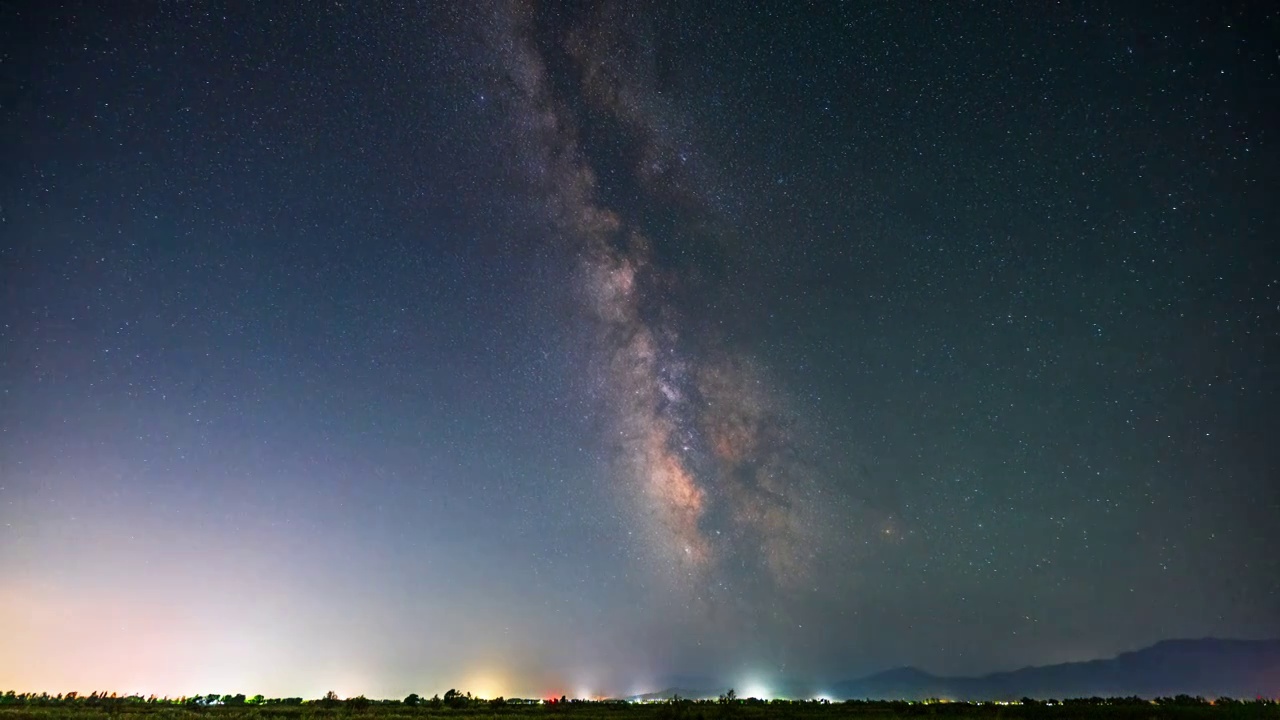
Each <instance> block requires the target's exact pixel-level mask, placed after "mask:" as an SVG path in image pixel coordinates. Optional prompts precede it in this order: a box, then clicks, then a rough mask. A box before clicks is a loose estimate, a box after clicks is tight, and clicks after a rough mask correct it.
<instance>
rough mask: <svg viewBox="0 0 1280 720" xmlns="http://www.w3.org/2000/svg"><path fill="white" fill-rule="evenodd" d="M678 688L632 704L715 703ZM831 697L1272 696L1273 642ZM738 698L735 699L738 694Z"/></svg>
mask: <svg viewBox="0 0 1280 720" xmlns="http://www.w3.org/2000/svg"><path fill="white" fill-rule="evenodd" d="M679 680H680V681H681V682H679V686H673V687H670V688H669V689H667V690H663V691H661V692H656V693H648V694H645V695H638V696H635V697H634V698H632V699H638V700H650V699H662V698H669V697H671V696H672V695H674V694H679V695H680V696H681V697H688V698H704V697H716V696H718V695H720V694H721V693H723V692H724V691H725V690H727V689H728V688H722V689H719V690H712V689H710V688H714V687H715V685H714V684H713V683H711V682H706V683H705V684H703V683H701V682H700V683H698V684H697V685H695V684H694V683H693V682H690V680H692V678H680V679H679ZM776 692H777V693H778V694H779V696H783V697H795V698H806V697H814V696H815V695H816V694H817V693H815V692H814V691H812V690H810V689H807V688H804V687H803V686H802V684H800V683H790V684H789V686H788V687H785V688H779V689H778V690H777V691H776ZM827 692H828V695H829V696H830V697H831V699H833V700H834V699H839V700H844V699H847V698H859V699H861V698H871V699H901V700H924V699H927V698H948V699H952V700H1016V699H1019V698H1022V697H1032V698H1039V699H1046V698H1077V697H1093V696H1098V697H1118V696H1123V697H1128V696H1133V695H1136V696H1139V697H1144V698H1153V697H1162V696H1167V697H1172V696H1175V695H1182V694H1185V695H1200V696H1203V697H1207V698H1214V697H1224V696H1225V697H1234V698H1253V697H1257V696H1263V697H1269V698H1276V697H1280V640H1218V639H1213V638H1205V639H1201V640H1166V641H1164V642H1160V643H1156V644H1155V645H1152V646H1151V647H1148V648H1144V649H1142V650H1137V651H1134V652H1128V653H1123V654H1121V655H1118V656H1116V657H1114V658H1109V659H1106V660H1090V661H1087V662H1074V663H1062V664H1060V665H1045V666H1041V667H1027V668H1022V669H1021V670H1014V671H1011V672H999V673H991V674H989V675H981V676H977V677H940V676H937V675H932V674H930V673H927V672H925V671H923V670H919V669H917V668H910V667H907V668H898V669H896V670H889V671H886V672H882V673H877V674H875V675H870V676H868V677H864V678H861V679H859V680H849V681H845V682H840V683H836V684H835V685H833V686H831V687H830V688H829V689H828V690H827ZM738 693H739V695H742V694H743V691H742V690H741V689H739V690H738Z"/></svg>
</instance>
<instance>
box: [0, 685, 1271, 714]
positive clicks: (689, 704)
mask: <svg viewBox="0 0 1280 720" xmlns="http://www.w3.org/2000/svg"><path fill="white" fill-rule="evenodd" d="M922 716H938V717H981V718H1011V719H1012V718H1031V719H1033V720H1058V719H1060V718H1061V719H1065V718H1116V719H1117V720H1121V719H1129V718H1134V719H1136V718H1170V717H1172V718H1206V719H1212V718H1280V703H1277V702H1276V701H1275V700H1262V699H1258V700H1249V701H1239V700H1231V699H1227V698H1218V699H1216V700H1206V699H1204V698H1198V697H1196V698H1193V697H1188V696H1185V695H1180V696H1178V697H1176V698H1159V699H1156V700H1153V701H1149V700H1143V699H1140V698H1086V699H1076V700H1062V701H1058V700H1048V701H1038V700H1031V699H1023V700H1021V701H1018V702H1012V703H1009V702H986V703H966V702H944V701H927V702H907V701H880V700H849V701H845V702H829V701H826V700H756V699H745V700H744V699H739V698H737V697H735V696H734V695H733V691H730V692H729V694H728V695H725V696H721V697H720V699H719V700H688V699H684V698H680V697H674V698H671V699H669V700H665V701H661V702H651V703H629V702H624V701H618V700H600V701H589V700H568V699H566V698H560V699H558V700H548V701H543V700H525V699H505V698H496V699H492V700H489V699H480V698H473V697H471V695H470V694H469V693H459V692H457V691H455V690H450V691H449V692H448V693H445V696H444V697H439V696H436V697H432V698H429V699H425V698H421V697H419V696H418V695H416V694H414V695H410V696H408V697H407V698H405V699H404V700H369V699H367V698H364V697H355V698H348V699H345V700H344V699H339V698H338V697H337V696H336V695H334V694H333V693H329V694H328V695H327V696H325V697H324V698H321V699H319V700H303V699H302V698H264V697H262V696H261V695H257V696H254V697H251V698H249V697H245V696H244V695H217V694H209V695H200V696H194V697H189V698H177V699H172V698H157V697H154V696H153V697H149V698H145V697H141V696H128V697H117V696H116V695H114V694H98V693H93V694H91V695H87V696H80V695H77V694H76V693H68V694H66V695H57V696H51V695H47V694H40V695H36V694H19V693H15V692H12V691H11V692H8V693H6V694H4V695H2V696H0V720H56V719H57V718H73V719H74V720H418V719H420V720H428V719H439V720H447V719H449V718H453V719H455V720H462V719H464V718H481V717H485V718H489V717H506V718H511V720H520V718H529V720H533V719H534V718H548V719H550V718H558V717H565V718H568V717H573V718H576V719H579V720H589V719H591V718H602V719H603V718H611V719H613V720H623V719H624V718H626V719H628V720H648V719H650V718H652V719H653V720H720V719H724V720H756V719H760V718H796V719H797V720H805V719H808V718H812V719H813V720H824V719H826V718H846V717H851V718H877V719H879V718H884V719H886V720H887V719H889V718H899V717H922Z"/></svg>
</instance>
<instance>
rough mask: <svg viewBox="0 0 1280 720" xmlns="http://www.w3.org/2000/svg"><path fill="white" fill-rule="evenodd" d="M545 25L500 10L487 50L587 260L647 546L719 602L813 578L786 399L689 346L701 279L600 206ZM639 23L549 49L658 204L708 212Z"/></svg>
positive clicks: (551, 201) (527, 13)
mask: <svg viewBox="0 0 1280 720" xmlns="http://www.w3.org/2000/svg"><path fill="white" fill-rule="evenodd" d="M535 20H536V14H535V12H534V11H533V8H532V6H531V5H528V4H523V3H499V4H497V5H495V6H493V7H492V9H491V13H490V14H489V16H488V22H486V23H485V29H486V39H487V41H488V42H487V47H488V48H489V50H490V51H491V52H492V53H493V54H494V57H495V58H496V59H497V60H496V63H495V64H496V65H497V66H498V67H499V68H501V69H502V70H503V71H505V72H504V73H503V80H504V81H505V82H503V83H502V84H500V85H498V86H497V87H496V88H495V90H496V91H498V92H499V94H501V95H502V96H503V97H504V98H505V100H506V108H507V110H508V112H509V113H510V118H509V120H510V127H511V129H512V132H513V133H514V134H515V135H516V137H517V138H518V145H519V147H520V150H521V154H520V158H519V162H520V165H521V169H522V171H523V172H524V174H525V176H526V177H527V179H528V180H529V181H530V182H531V184H532V187H533V188H534V189H535V192H536V193H537V196H538V197H540V198H541V199H542V204H543V207H544V208H545V212H546V216H547V217H548V218H549V219H550V220H551V221H552V222H553V223H554V225H555V227H556V228H557V229H558V231H559V233H561V235H562V237H563V238H564V239H565V240H566V241H567V242H568V243H569V244H570V246H571V248H573V249H574V253H575V255H576V257H578V259H579V262H580V268H578V272H577V273H576V278H577V282H578V283H579V285H580V289H581V294H580V297H582V298H583V300H584V305H585V308H584V310H585V311H586V312H587V313H589V314H590V315H591V317H593V318H594V319H595V325H596V327H597V329H598V338H597V340H598V352H597V360H596V362H595V368H596V372H597V373H598V377H597V378H596V380H597V384H598V386H599V387H602V388H604V392H603V393H602V397H601V406H602V407H601V412H602V413H603V415H604V416H605V417H607V418H608V426H609V428H610V429H611V432H610V435H609V437H608V438H607V439H606V441H607V443H608V444H609V446H611V447H612V448H613V449H614V453H615V455H616V458H615V459H616V461H617V471H616V476H617V477H616V478H615V480H616V485H617V489H618V491H619V493H621V494H622V495H623V496H624V497H625V498H627V500H628V501H629V502H630V503H631V511H632V512H631V515H632V517H634V518H636V519H638V521H639V525H640V527H641V529H642V530H643V532H642V535H643V536H644V537H645V538H647V545H648V546H647V548H645V549H644V551H646V552H650V553H652V554H653V557H654V559H655V560H656V561H657V563H656V565H657V566H659V567H664V568H665V569H666V570H667V571H669V572H670V573H672V574H673V575H674V576H675V577H678V578H685V579H688V578H694V579H696V580H697V581H698V584H696V585H695V589H697V590H698V591H699V592H700V593H702V594H704V595H706V594H709V593H710V588H711V582H710V581H711V580H712V579H714V578H720V577H723V574H722V573H721V572H720V568H721V567H723V565H724V564H726V563H730V562H731V563H734V564H735V565H737V566H739V567H748V568H750V569H752V570H756V569H760V570H763V571H765V573H766V574H767V575H768V576H769V577H771V578H772V580H773V582H774V583H775V584H776V585H777V586H778V587H779V588H787V587H790V586H792V585H794V584H795V583H796V582H797V581H798V580H800V579H802V578H803V577H804V575H805V573H806V571H807V570H806V569H807V567H808V565H809V561H810V560H811V559H812V557H813V552H814V543H815V538H814V534H815V533H816V532H817V528H818V525H817V523H816V522H815V520H816V518H815V517H814V516H813V512H812V508H811V500H812V497H813V490H812V488H811V484H812V478H811V477H810V476H809V475H808V473H807V470H806V461H805V458H804V457H803V453H802V452H801V449H800V447H801V445H800V442H799V440H798V439H797V438H796V437H794V434H793V423H791V422H789V421H788V420H787V417H786V413H785V412H784V410H783V404H782V403H781V402H779V400H778V398H777V394H778V392H779V391H778V390H776V389H775V388H773V387H772V384H771V383H769V382H768V381H767V379H766V373H764V372H762V371H760V370H758V369H756V368H755V364H754V363H753V362H752V361H751V359H750V358H748V357H744V356H742V355H741V354H740V353H735V352H734V351H733V350H732V349H731V348H729V347H727V346H723V345H722V346H719V347H717V346H709V344H708V343H707V342H706V341H705V340H702V339H698V340H695V341H689V340H687V339H686V337H685V336H686V334H687V333H688V332H689V331H688V330H687V329H686V328H685V327H683V326H682V323H681V317H682V313H681V308H680V307H679V306H678V303H676V302H675V301H674V300H673V299H672V298H673V296H676V295H678V293H677V292H674V291H673V288H678V287H679V286H681V285H682V284H684V283H686V282H688V279H687V278H684V277H681V276H680V274H679V273H678V272H677V271H674V270H673V269H671V268H665V267H662V266H660V265H659V264H658V263H657V261H656V260H655V258H654V252H653V251H652V248H651V242H650V241H649V240H648V239H647V237H646V235H645V232H644V230H643V228H642V227H641V225H640V224H639V223H637V222H635V221H633V220H629V219H627V218H624V217H622V216H621V214H620V213H619V212H617V211H616V210H614V209H613V208H610V207H607V206H606V205H605V203H604V202H603V201H602V200H601V197H602V195H603V194H604V193H603V192H602V190H603V188H601V186H600V182H601V181H600V180H599V179H598V175H597V173H596V172H594V171H593V169H592V167H591V165H590V162H589V160H588V157H587V155H588V154H587V153H586V152H585V150H584V149H583V147H582V145H581V143H580V142H579V140H578V137H579V129H578V123H579V121H578V119H577V117H575V115H574V113H572V112H571V111H570V110H569V107H570V102H569V101H568V100H567V99H564V98H561V97H560V96H558V95H557V94H556V92H555V91H554V90H553V86H556V85H557V84H556V83H555V82H553V80H552V77H551V73H550V71H549V69H548V68H549V65H548V63H547V61H546V60H545V59H544V58H543V56H542V54H541V53H540V52H539V50H538V47H539V40H543V38H540V36H539V35H538V32H539V28H538V27H537V26H536V22H535ZM637 22H641V19H640V18H639V16H636V15H633V14H630V13H628V12H627V11H626V10H625V8H624V7H623V6H622V5H603V6H601V8H600V9H599V10H598V11H597V12H596V13H593V14H592V16H591V18H590V20H589V21H588V22H587V23H585V24H584V25H583V26H582V27H579V28H578V29H576V30H571V31H569V32H567V33H565V34H564V36H563V37H561V38H555V39H552V40H550V42H554V43H559V44H560V45H562V46H563V47H565V48H566V49H567V52H568V55H569V56H570V57H571V58H572V60H573V63H574V65H575V72H574V73H573V74H574V77H575V81H576V82H577V88H578V91H579V97H578V102H579V103H585V104H586V105H587V106H589V107H592V108H595V109H596V110H598V111H603V112H606V113H607V114H609V115H610V116H612V117H613V118H615V119H616V120H618V121H619V122H620V124H621V125H622V127H624V128H626V129H627V131H628V132H629V133H630V134H631V135H632V136H633V138H632V139H633V140H634V142H635V146H636V147H637V148H638V150H637V151H636V152H635V157H634V158H633V159H632V162H631V163H630V168H631V171H632V172H633V174H634V179H635V180H636V181H637V184H638V185H639V186H641V187H643V188H645V190H646V192H647V193H648V194H649V196H650V202H651V203H652V204H655V205H657V206H659V207H661V206H662V205H663V204H669V205H675V206H678V207H679V208H680V210H681V211H689V210H691V209H692V210H693V211H697V210H700V209H701V210H708V205H709V203H707V202H706V200H705V197H706V196H707V194H708V193H706V192H704V191H703V189H702V188H701V187H699V185H698V184H697V179H698V173H695V172H693V171H690V170H686V169H685V166H686V162H685V161H686V160H687V159H688V158H689V156H690V155H692V154H695V153H696V148H694V147H693V146H692V145H691V144H690V143H689V142H688V141H685V140H683V139H681V138H679V137H678V132H677V128H678V127H679V125H680V123H678V122H677V121H676V120H675V119H674V118H673V117H672V116H673V113H672V112H670V111H669V110H667V109H665V108H664V106H663V103H662V101H661V98H660V97H659V96H658V95H657V93H656V92H655V91H654V89H653V87H652V82H651V80H650V79H651V76H652V68H651V67H648V63H649V62H650V61H651V58H650V57H649V53H648V52H646V50H645V40H644V38H642V37H638V35H637V33H635V32H633V31H632V28H631V27H630V25H631V24H634V23H637ZM704 176H705V174H704ZM704 241H707V242H709V241H710V240H709V239H704ZM807 515H808V517H807ZM717 586H719V587H723V583H717Z"/></svg>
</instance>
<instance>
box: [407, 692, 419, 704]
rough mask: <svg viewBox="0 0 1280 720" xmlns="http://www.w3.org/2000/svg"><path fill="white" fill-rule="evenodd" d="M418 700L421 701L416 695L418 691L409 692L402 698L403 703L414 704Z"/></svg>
mask: <svg viewBox="0 0 1280 720" xmlns="http://www.w3.org/2000/svg"><path fill="white" fill-rule="evenodd" d="M420 702H422V698H421V697H419V696H418V693H409V694H408V695H406V696H405V698H404V704H405V705H409V706H416V705H417V704H418V703H420Z"/></svg>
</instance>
